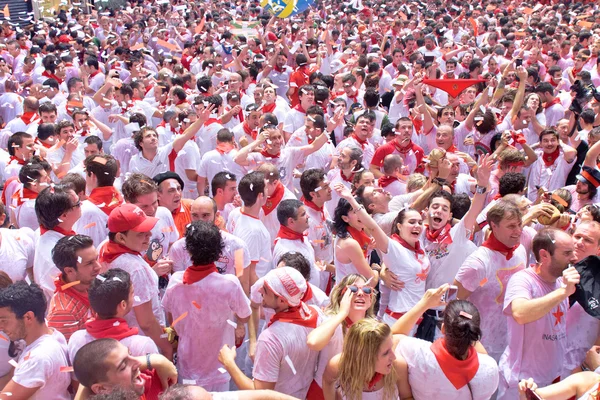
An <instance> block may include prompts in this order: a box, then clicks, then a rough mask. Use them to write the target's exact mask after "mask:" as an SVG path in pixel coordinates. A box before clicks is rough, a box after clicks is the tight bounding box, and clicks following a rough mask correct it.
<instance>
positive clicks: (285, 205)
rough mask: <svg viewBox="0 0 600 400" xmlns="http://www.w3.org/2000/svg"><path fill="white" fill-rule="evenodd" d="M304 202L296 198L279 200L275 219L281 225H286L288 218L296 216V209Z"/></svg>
mask: <svg viewBox="0 0 600 400" xmlns="http://www.w3.org/2000/svg"><path fill="white" fill-rule="evenodd" d="M303 205H304V203H302V202H301V201H300V200H296V199H286V200H281V201H280V202H279V205H278V206H277V220H278V221H279V223H280V224H281V225H283V226H287V224H288V219H289V218H292V219H294V220H295V219H296V218H298V210H299V209H300V207H302V206H303Z"/></svg>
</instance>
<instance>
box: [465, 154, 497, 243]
mask: <svg viewBox="0 0 600 400" xmlns="http://www.w3.org/2000/svg"><path fill="white" fill-rule="evenodd" d="M493 165H494V160H493V159H492V157H491V156H490V155H489V154H486V155H485V156H483V157H481V158H480V159H479V165H478V168H477V186H478V187H482V188H488V187H489V184H490V175H491V172H492V166H493ZM486 198H487V192H485V193H479V191H476V192H475V195H474V196H473V201H472V202H471V206H470V207H469V211H467V213H466V214H465V216H464V217H463V223H464V224H465V229H466V230H467V232H469V231H471V230H472V229H473V226H475V220H476V219H477V216H478V215H479V213H480V212H481V211H482V210H483V207H485V200H486Z"/></svg>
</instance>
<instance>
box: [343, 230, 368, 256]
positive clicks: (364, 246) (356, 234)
mask: <svg viewBox="0 0 600 400" xmlns="http://www.w3.org/2000/svg"><path fill="white" fill-rule="evenodd" d="M346 229H347V230H348V233H349V234H350V236H352V239H354V240H356V241H357V242H358V245H359V246H360V248H361V250H362V252H363V256H365V258H367V254H368V251H369V245H370V244H371V242H372V239H371V236H369V235H367V234H366V233H365V231H362V230H360V231H359V230H358V229H356V228H354V227H352V226H350V225H348V227H347V228H346Z"/></svg>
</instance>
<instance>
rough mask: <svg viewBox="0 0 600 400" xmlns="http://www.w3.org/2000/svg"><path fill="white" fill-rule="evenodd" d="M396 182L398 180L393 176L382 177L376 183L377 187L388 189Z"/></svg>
mask: <svg viewBox="0 0 600 400" xmlns="http://www.w3.org/2000/svg"><path fill="white" fill-rule="evenodd" d="M398 180H399V179H398V178H396V177H395V176H389V175H383V176H382V177H380V178H379V179H378V180H377V183H378V184H379V187H381V188H384V187H388V186H389V185H390V184H392V183H394V182H396V181H398Z"/></svg>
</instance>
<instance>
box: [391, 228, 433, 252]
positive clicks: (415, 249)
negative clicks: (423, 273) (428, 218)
mask: <svg viewBox="0 0 600 400" xmlns="http://www.w3.org/2000/svg"><path fill="white" fill-rule="evenodd" d="M392 239H394V240H395V241H396V242H398V243H400V244H401V245H402V247H404V248H407V249H408V250H410V251H412V252H414V253H415V254H416V255H417V258H418V256H419V255H424V254H425V250H423V249H422V248H421V242H419V241H418V240H417V242H416V243H415V247H412V246H411V245H410V244H408V242H407V241H406V240H404V239H402V238H401V237H400V235H398V234H397V233H394V234H393V235H392Z"/></svg>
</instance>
